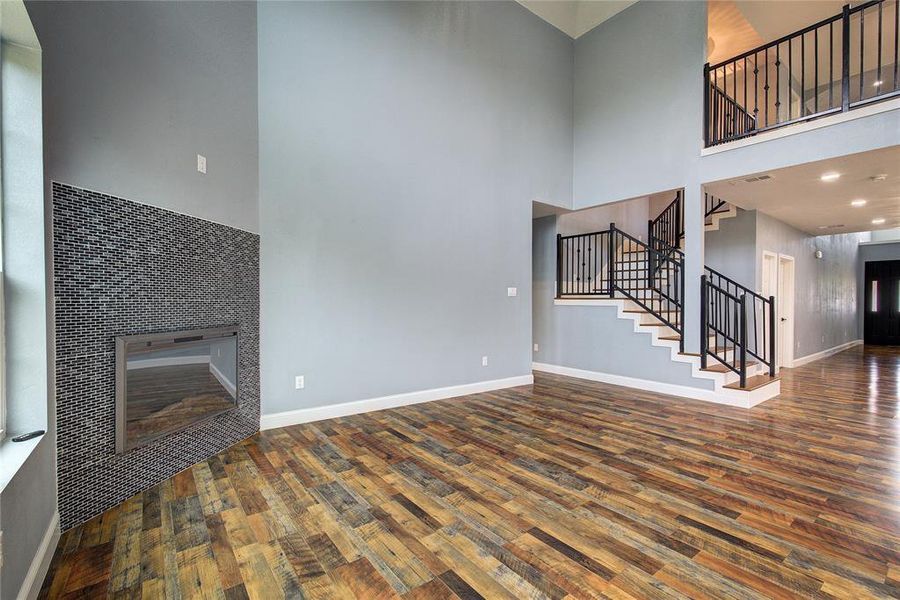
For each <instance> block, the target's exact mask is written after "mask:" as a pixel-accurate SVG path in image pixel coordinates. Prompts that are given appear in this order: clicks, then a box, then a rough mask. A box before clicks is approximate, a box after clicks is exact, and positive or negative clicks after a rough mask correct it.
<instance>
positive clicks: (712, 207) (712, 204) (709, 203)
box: [703, 193, 728, 219]
mask: <svg viewBox="0 0 900 600" xmlns="http://www.w3.org/2000/svg"><path fill="white" fill-rule="evenodd" d="M703 202H704V210H703V218H704V219H708V218H709V217H711V216H713V215H714V214H716V213H721V212H728V203H727V202H725V201H724V200H722V199H721V198H717V197H715V196H713V195H712V194H709V193H704V194H703ZM722 208H725V210H722Z"/></svg>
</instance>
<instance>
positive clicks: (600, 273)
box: [556, 223, 684, 351]
mask: <svg viewBox="0 0 900 600" xmlns="http://www.w3.org/2000/svg"><path fill="white" fill-rule="evenodd" d="M616 294H621V295H622V296H625V297H626V298H628V299H629V300H631V301H633V302H634V303H635V304H637V305H638V306H640V307H641V308H643V309H644V310H646V311H647V312H649V313H650V314H652V315H653V316H654V317H656V318H657V319H659V320H660V321H661V322H662V323H664V324H665V325H666V326H668V327H669V328H671V329H672V330H673V331H675V333H677V334H678V336H679V337H680V342H679V346H680V348H681V350H682V351H684V316H683V307H684V254H683V253H682V252H681V251H680V250H678V249H677V248H671V249H668V250H664V251H660V250H656V249H654V248H651V247H650V246H649V245H648V244H646V243H645V242H643V241H641V240H639V239H637V238H636V237H634V236H631V235H629V234H627V233H625V232H624V231H621V230H620V229H616V224H615V223H610V225H609V229H608V230H606V231H595V232H592V233H583V234H578V235H557V236H556V297H557V298H572V297H606V298H613V297H615V296H616Z"/></svg>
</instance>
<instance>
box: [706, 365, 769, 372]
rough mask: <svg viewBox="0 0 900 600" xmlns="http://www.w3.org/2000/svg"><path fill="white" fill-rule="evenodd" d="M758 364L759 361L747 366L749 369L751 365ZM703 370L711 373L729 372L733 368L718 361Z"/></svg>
mask: <svg viewBox="0 0 900 600" xmlns="http://www.w3.org/2000/svg"><path fill="white" fill-rule="evenodd" d="M756 365H757V363H747V368H748V369H749V368H750V367H755V366H756ZM701 371H709V372H710V373H728V372H729V371H731V369H729V368H728V367H726V366H725V365H723V364H722V363H716V364H714V365H710V366H708V367H706V368H705V369H701Z"/></svg>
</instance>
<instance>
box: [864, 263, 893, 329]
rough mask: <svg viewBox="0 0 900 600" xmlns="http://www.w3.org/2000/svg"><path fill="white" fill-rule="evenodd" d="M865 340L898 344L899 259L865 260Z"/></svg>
mask: <svg viewBox="0 0 900 600" xmlns="http://www.w3.org/2000/svg"><path fill="white" fill-rule="evenodd" d="M864 310H865V311H866V312H865V318H864V324H865V330H864V336H865V342H866V343H867V344H879V345H891V346H897V345H900V260H883V261H877V262H867V263H866V290H865V306H864Z"/></svg>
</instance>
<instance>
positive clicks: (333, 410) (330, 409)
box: [259, 374, 534, 430]
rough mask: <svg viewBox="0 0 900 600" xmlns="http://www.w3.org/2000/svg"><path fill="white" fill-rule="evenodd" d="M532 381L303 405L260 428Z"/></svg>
mask: <svg viewBox="0 0 900 600" xmlns="http://www.w3.org/2000/svg"><path fill="white" fill-rule="evenodd" d="M532 383H534V376H533V375H531V374H529V375H520V376H518V377H507V378H505V379H493V380H490V381H478V382H476V383H466V384H463V385H454V386H450V387H442V388H434V389H430V390H421V391H418V392H408V393H405V394H395V395H393V396H381V397H379V398H368V399H366V400H356V401H354V402H342V403H341V404H332V405H329V406H315V407H312V408H300V409H297V410H289V411H285V412H280V413H273V414H269V415H262V416H261V417H260V419H259V428H260V429H261V430H265V429H275V428H276V427H287V426H288V425H298V424H300V423H311V422H313V421H321V420H323V419H333V418H335V417H346V416H349V415H358V414H361V413H367V412H372V411H376V410H384V409H386V408H397V407H398V406H408V405H410V404H419V403H421V402H431V401H433V400H444V399H446V398H455V397H457V396H466V395H468V394H479V393H481V392H490V391H492V390H500V389H503V388H510V387H516V386H520V385H531V384H532Z"/></svg>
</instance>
